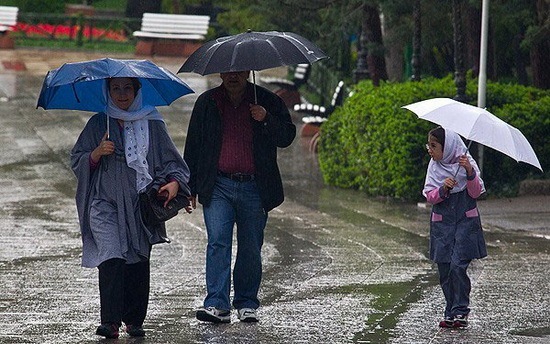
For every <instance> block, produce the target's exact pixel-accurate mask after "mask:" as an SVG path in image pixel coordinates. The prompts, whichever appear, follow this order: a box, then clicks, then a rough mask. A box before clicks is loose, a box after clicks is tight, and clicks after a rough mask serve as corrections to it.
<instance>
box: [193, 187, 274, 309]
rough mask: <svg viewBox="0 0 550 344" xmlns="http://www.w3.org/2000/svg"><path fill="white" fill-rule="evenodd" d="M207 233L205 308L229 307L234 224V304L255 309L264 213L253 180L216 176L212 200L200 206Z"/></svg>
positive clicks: (259, 274) (258, 304)
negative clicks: (237, 179) (235, 250)
mask: <svg viewBox="0 0 550 344" xmlns="http://www.w3.org/2000/svg"><path fill="white" fill-rule="evenodd" d="M203 210H204V221H205V224H206V231H207V233H208V246H207V248H206V288H207V292H208V295H207V296H206V299H205V300H204V307H216V308H218V309H223V310H230V309H231V306H230V302H229V292H230V289H231V247H232V242H233V227H234V224H236V225H237V257H236V260H235V267H234V269H233V287H234V293H235V295H234V298H233V307H235V308H236V309H241V308H254V309H256V308H258V307H259V306H260V302H259V300H258V291H259V289H260V281H261V279H262V256H261V249H262V245H263V241H264V228H265V225H266V223H267V213H266V212H265V211H264V209H263V207H262V202H261V199H260V194H259V193H258V188H257V186H256V182H255V181H249V182H238V181H234V180H231V179H229V178H225V177H221V176H218V177H217V180H216V185H215V187H214V192H213V194H212V199H211V202H210V204H209V205H208V206H206V207H203Z"/></svg>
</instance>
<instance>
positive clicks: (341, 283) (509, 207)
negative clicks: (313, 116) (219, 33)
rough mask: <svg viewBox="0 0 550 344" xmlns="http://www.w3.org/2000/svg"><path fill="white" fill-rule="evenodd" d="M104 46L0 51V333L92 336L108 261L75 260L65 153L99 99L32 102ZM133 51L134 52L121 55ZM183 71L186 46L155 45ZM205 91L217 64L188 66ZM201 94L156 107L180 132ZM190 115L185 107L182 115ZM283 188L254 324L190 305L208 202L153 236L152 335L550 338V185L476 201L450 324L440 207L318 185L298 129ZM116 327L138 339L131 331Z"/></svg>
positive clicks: (198, 281) (200, 285) (6, 339)
mask: <svg viewBox="0 0 550 344" xmlns="http://www.w3.org/2000/svg"><path fill="white" fill-rule="evenodd" d="M100 57H105V55H104V54H82V53H77V52H55V51H47V50H27V49H16V50H9V51H0V65H1V67H0V185H1V186H2V188H0V233H2V234H1V236H0V247H1V249H0V290H2V292H1V293H0V324H1V325H2V326H0V343H97V342H111V341H102V340H98V338H97V337H96V336H94V335H93V331H94V329H95V326H97V322H98V313H99V308H98V296H97V276H96V271H95V270H93V269H83V268H81V267H80V266H79V265H80V257H79V253H80V237H79V231H78V227H77V220H76V211H75V208H74V200H73V197H74V176H73V175H72V172H71V171H70V169H69V168H68V163H67V158H68V152H69V150H70V148H71V147H72V144H73V143H74V140H75V138H76V136H77V135H78V133H79V132H80V130H81V129H82V126H83V125H84V123H85V121H86V120H87V119H88V118H89V114H88V113H79V112H78V113H77V112H70V111H68V112H65V111H43V110H42V109H39V110H36V109H35V106H36V99H37V95H38V91H39V89H40V86H41V82H42V80H43V77H44V75H45V74H46V72H47V71H48V70H49V69H53V68H56V67H59V66H60V65H61V64H62V63H64V62H70V61H82V60H89V59H93V58H100ZM113 57H128V58H133V56H120V55H117V56H113ZM153 60H154V62H156V63H158V64H160V65H162V66H164V67H166V68H168V69H169V70H171V71H174V72H175V71H177V69H178V68H179V66H180V65H181V63H182V62H183V61H180V60H179V59H174V58H155V59H153ZM182 77H184V79H185V80H186V81H187V82H188V83H189V84H190V85H191V87H192V88H194V89H195V90H196V91H197V92H198V93H200V92H202V91H204V90H205V89H207V88H209V87H211V85H213V84H215V83H217V82H218V81H217V78H216V77H211V78H203V77H199V76H192V75H185V76H182ZM194 99H196V95H190V96H186V97H183V98H182V99H181V100H178V101H176V102H175V103H174V104H173V105H172V106H170V107H167V108H161V109H159V110H161V113H163V115H164V117H165V119H166V122H167V124H168V127H169V131H170V133H171V134H172V136H173V137H174V140H175V142H176V144H177V145H178V147H183V142H184V139H185V131H186V128H187V120H188V116H187V114H188V113H189V111H190V109H191V108H192V105H193V101H194ZM182 114H183V115H182ZM280 161H281V170H282V173H283V177H284V181H285V188H286V191H287V200H286V201H285V203H283V205H281V206H280V207H278V208H276V209H275V210H274V211H272V212H271V213H270V219H269V224H268V229H267V230H266V242H265V246H264V252H263V254H264V271H265V272H264V277H263V280H264V282H263V285H262V290H261V298H262V304H263V305H262V308H261V313H260V314H261V316H262V320H261V322H260V323H259V324H241V323H240V322H239V321H238V320H236V318H235V317H234V316H233V319H232V323H231V324H227V325H221V326H212V325H209V324H203V323H199V322H198V321H197V320H195V319H194V309H195V308H196V307H198V306H199V305H200V304H201V300H202V297H203V296H204V292H205V291H204V248H205V244H206V235H205V233H204V229H203V228H204V225H203V223H202V215H201V212H200V209H197V211H196V212H194V213H193V214H191V215H182V216H178V218H176V219H175V220H172V221H170V222H169V224H168V225H169V227H168V230H169V233H170V236H171V238H172V243H171V244H170V245H159V246H158V247H155V249H154V251H153V253H154V254H153V259H152V263H153V268H152V270H153V288H152V293H151V303H150V311H149V315H148V318H147V320H146V324H145V328H146V330H147V331H148V336H147V338H146V339H145V340H144V341H138V342H144V343H313V342H318V343H325V342H326V343H367V342H370V343H428V342H429V343H549V342H550V337H549V336H550V328H549V325H548V320H549V319H550V294H549V293H548V286H549V285H550V283H549V281H550V276H549V274H548V268H549V267H550V252H549V248H550V245H549V243H550V241H549V240H550V221H549V220H550V216H549V215H550V214H549V212H550V206H549V204H550V203H549V201H550V198H549V197H548V196H531V197H518V198H510V199H499V200H483V201H480V202H479V207H480V211H481V214H482V220H483V224H484V227H485V229H486V239H487V242H488V246H489V257H488V258H487V259H483V260H481V261H476V262H475V263H474V264H473V265H472V268H471V270H470V273H471V276H472V282H473V290H472V314H471V326H470V328H468V329H467V330H462V331H456V330H450V331H449V330H441V329H439V328H438V327H437V326H436V324H437V321H438V320H439V318H440V316H441V309H442V307H443V298H442V295H441V291H440V290H439V286H438V285H437V274H436V271H435V269H434V268H433V266H432V264H431V263H430V262H429V261H428V260H427V259H426V251H427V218H428V214H429V210H428V209H427V208H424V207H421V206H418V205H417V204H388V203H384V202H378V201H375V200H372V199H368V198H366V197H364V195H362V194H361V193H359V192H355V191H351V190H341V189H335V188H330V187H327V186H325V185H323V184H322V182H321V178H320V175H319V170H318V166H317V162H316V157H315V156H314V155H312V154H311V153H309V152H308V149H307V147H305V146H304V145H303V144H302V142H301V140H300V139H297V140H296V142H295V144H293V146H292V147H290V148H289V149H285V150H281V151H280ZM118 342H123V343H124V342H128V343H133V342H136V341H135V340H132V339H130V338H128V337H126V336H123V337H122V338H121V339H120V340H119V341H118Z"/></svg>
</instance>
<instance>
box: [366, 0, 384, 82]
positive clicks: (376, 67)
mask: <svg viewBox="0 0 550 344" xmlns="http://www.w3.org/2000/svg"><path fill="white" fill-rule="evenodd" d="M362 26H363V34H365V36H366V42H367V51H368V54H367V66H368V70H369V75H370V78H371V80H372V83H373V84H374V85H375V86H378V85H380V80H388V73H387V71H386V62H385V60H384V45H383V43H382V26H381V22H380V15H379V13H378V8H376V7H372V6H370V5H368V4H364V5H363V25H362Z"/></svg>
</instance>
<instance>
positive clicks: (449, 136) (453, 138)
mask: <svg viewBox="0 0 550 344" xmlns="http://www.w3.org/2000/svg"><path fill="white" fill-rule="evenodd" d="M464 154H466V155H467V156H468V159H469V160H470V164H471V165H472V168H473V169H474V170H475V171H476V173H477V175H478V177H479V181H480V182H481V189H482V190H483V191H485V186H484V185H483V180H481V177H480V172H479V167H478V166H477V163H476V162H475V160H474V158H472V156H471V155H470V152H468V148H466V145H465V144H464V142H463V141H462V139H461V138H460V136H458V134H457V133H455V132H454V131H452V130H448V129H445V147H443V158H442V159H441V160H438V161H435V160H434V159H430V163H429V164H428V171H427V173H426V181H425V183H424V190H422V194H423V195H424V196H426V194H427V193H428V192H430V191H431V190H433V189H435V188H439V187H441V186H442V185H443V181H444V180H445V178H448V177H454V175H455V173H456V177H454V179H455V180H456V181H457V185H456V186H455V187H454V188H452V189H451V190H450V192H451V193H456V192H460V191H462V190H464V189H466V183H467V179H466V178H467V175H466V169H465V168H462V167H460V165H459V164H458V159H459V158H460V156H461V155H464ZM457 171H458V173H457Z"/></svg>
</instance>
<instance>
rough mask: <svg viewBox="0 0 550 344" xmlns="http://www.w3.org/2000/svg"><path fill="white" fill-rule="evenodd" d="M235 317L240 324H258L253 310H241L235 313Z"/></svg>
mask: <svg viewBox="0 0 550 344" xmlns="http://www.w3.org/2000/svg"><path fill="white" fill-rule="evenodd" d="M237 317H238V318H239V320H240V321H242V322H258V320H259V319H258V314H257V313H256V310H255V309H253V308H241V309H239V310H238V311H237Z"/></svg>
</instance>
